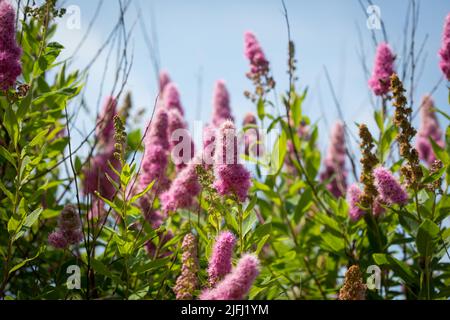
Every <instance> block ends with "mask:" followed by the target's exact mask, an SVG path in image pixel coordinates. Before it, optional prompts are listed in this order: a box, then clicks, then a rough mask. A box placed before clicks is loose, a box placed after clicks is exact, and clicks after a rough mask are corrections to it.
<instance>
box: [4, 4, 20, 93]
mask: <svg viewBox="0 0 450 320" xmlns="http://www.w3.org/2000/svg"><path fill="white" fill-rule="evenodd" d="M15 17H16V13H15V10H14V8H13V6H12V5H11V4H10V3H9V1H7V0H2V1H0V90H7V89H9V88H10V87H12V86H13V85H14V84H15V82H16V80H17V77H19V76H20V74H21V73H22V66H21V64H20V58H21V55H22V49H21V48H20V47H19V46H18V45H17V43H16V28H15V21H16V18H15Z"/></svg>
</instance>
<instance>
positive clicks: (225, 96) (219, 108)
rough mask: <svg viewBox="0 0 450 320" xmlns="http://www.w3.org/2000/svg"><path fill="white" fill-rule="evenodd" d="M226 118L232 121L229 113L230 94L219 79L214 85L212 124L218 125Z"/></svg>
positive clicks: (223, 82)
mask: <svg viewBox="0 0 450 320" xmlns="http://www.w3.org/2000/svg"><path fill="white" fill-rule="evenodd" d="M226 120H231V121H234V118H233V116H232V115H231V107H230V94H229V93H228V90H227V88H226V86H225V81H223V80H219V81H217V82H216V84H215V86H214V94H213V111H212V123H213V125H214V126H216V127H220V125H221V124H222V123H223V122H224V121H226Z"/></svg>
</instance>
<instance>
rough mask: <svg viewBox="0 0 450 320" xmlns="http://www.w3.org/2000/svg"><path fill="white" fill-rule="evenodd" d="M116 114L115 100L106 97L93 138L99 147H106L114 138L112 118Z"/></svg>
mask: <svg viewBox="0 0 450 320" xmlns="http://www.w3.org/2000/svg"><path fill="white" fill-rule="evenodd" d="M116 114H117V100H116V99H115V98H114V97H111V96H108V97H106V99H105V102H104V103H103V108H102V112H101V113H100V114H99V116H98V120H97V127H96V129H95V130H96V131H95V136H96V138H97V141H98V143H99V145H100V146H108V145H110V144H111V142H112V141H113V137H114V116H115V115H116Z"/></svg>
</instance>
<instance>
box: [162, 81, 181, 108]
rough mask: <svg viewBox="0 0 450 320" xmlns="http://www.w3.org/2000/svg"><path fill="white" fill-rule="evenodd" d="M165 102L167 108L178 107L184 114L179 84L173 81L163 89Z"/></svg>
mask: <svg viewBox="0 0 450 320" xmlns="http://www.w3.org/2000/svg"><path fill="white" fill-rule="evenodd" d="M163 103H164V105H165V108H166V110H169V109H177V110H178V111H179V112H180V113H181V114H182V115H184V110H183V106H182V105H181V100H180V92H179V91H178V88H177V86H176V85H175V84H174V83H173V82H169V83H168V84H167V85H166V86H165V87H164V91H163Z"/></svg>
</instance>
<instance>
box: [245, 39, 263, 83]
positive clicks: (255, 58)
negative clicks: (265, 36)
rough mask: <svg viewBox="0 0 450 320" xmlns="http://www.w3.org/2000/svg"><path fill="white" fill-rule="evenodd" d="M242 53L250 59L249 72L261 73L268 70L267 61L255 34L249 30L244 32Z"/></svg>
mask: <svg viewBox="0 0 450 320" xmlns="http://www.w3.org/2000/svg"><path fill="white" fill-rule="evenodd" d="M244 54H245V56H246V57H247V59H248V60H249V61H250V73H251V74H262V73H266V72H267V71H268V68H269V61H268V60H267V59H266V56H265V55H264V52H263V50H262V48H261V46H260V44H259V42H258V40H257V39H256V36H255V35H254V34H253V33H252V32H250V31H247V32H245V33H244Z"/></svg>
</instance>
